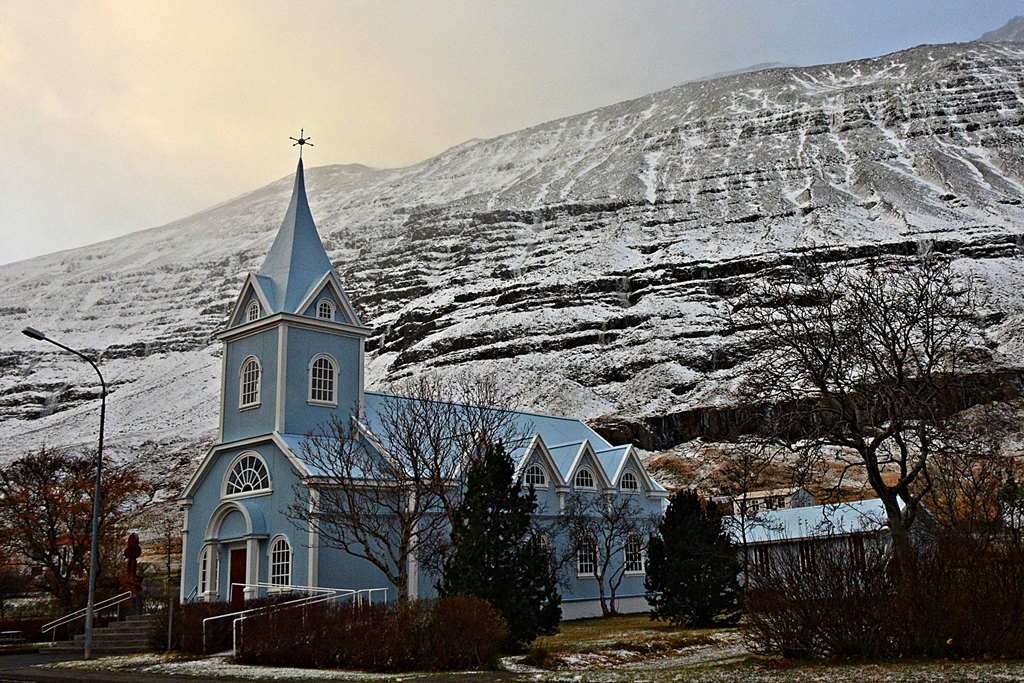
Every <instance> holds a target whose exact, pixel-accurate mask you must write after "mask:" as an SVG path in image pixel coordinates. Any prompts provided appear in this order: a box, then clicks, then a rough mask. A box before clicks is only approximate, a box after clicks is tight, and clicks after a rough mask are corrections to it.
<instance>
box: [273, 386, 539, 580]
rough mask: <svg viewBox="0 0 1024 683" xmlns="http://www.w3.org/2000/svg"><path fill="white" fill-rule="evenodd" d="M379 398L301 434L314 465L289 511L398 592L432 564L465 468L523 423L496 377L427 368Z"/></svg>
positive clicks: (519, 438) (443, 543)
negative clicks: (362, 410)
mask: <svg viewBox="0 0 1024 683" xmlns="http://www.w3.org/2000/svg"><path fill="white" fill-rule="evenodd" d="M398 390H399V391H401V395H388V396H385V397H384V398H383V399H382V400H381V401H380V402H379V403H378V404H377V406H376V408H375V410H374V412H373V414H372V415H370V416H366V417H365V418H363V419H361V418H360V417H359V416H357V415H355V414H353V415H347V416H344V417H340V416H335V417H333V418H332V419H331V420H330V421H328V422H327V423H325V424H322V425H320V426H319V427H318V428H317V429H316V430H314V431H313V432H312V433H310V434H308V435H307V436H306V439H305V441H304V443H303V445H302V456H303V459H304V460H305V461H306V463H307V464H308V465H309V466H310V469H311V470H312V471H313V472H315V473H316V474H315V476H313V477H312V478H311V479H310V480H309V481H306V482H304V485H303V486H302V487H300V490H299V491H298V493H299V497H298V501H297V502H296V503H295V504H294V505H292V506H290V508H289V509H288V515H289V516H290V517H291V518H292V520H293V521H294V522H295V523H297V524H299V525H300V526H305V525H312V526H314V527H315V528H316V530H317V532H318V533H319V536H320V539H321V542H323V543H325V544H326V545H329V546H332V547H336V548H340V549H341V550H343V551H345V552H346V553H348V554H350V555H353V556H355V557H359V558H362V559H365V560H367V561H368V562H370V563H371V564H373V565H374V566H375V567H377V568H378V569H380V570H381V572H383V573H384V575H385V576H386V577H387V579H388V581H389V582H391V584H392V585H393V586H395V589H396V591H397V594H398V597H399V599H400V600H404V599H406V598H407V597H408V595H409V587H410V583H411V582H412V581H414V580H415V578H414V577H415V571H418V569H414V568H418V567H419V566H421V565H422V566H424V567H425V568H426V569H428V570H431V571H433V572H435V573H436V572H437V571H438V569H439V567H440V566H441V564H442V563H443V561H444V559H445V557H446V556H447V552H448V549H449V548H448V546H449V543H450V539H449V537H448V533H447V531H448V529H450V528H451V519H452V515H453V514H454V513H455V510H456V509H457V508H458V506H459V504H460V503H461V501H462V493H463V488H464V483H465V477H466V476H467V474H468V472H469V469H470V467H471V466H472V464H473V462H474V461H475V460H476V459H477V458H480V457H483V454H484V453H485V452H486V449H487V447H488V446H491V445H501V446H502V447H504V448H505V449H506V450H508V451H509V452H512V451H514V450H515V449H516V448H518V447H519V446H520V445H522V443H523V442H524V440H525V438H526V436H527V434H528V429H527V427H526V426H525V425H523V424H521V423H520V422H519V421H518V420H517V418H516V416H515V415H514V414H513V413H512V412H511V411H510V409H509V405H510V403H511V401H512V399H511V398H510V397H509V396H508V395H507V394H506V393H505V392H504V391H503V389H502V387H501V385H499V384H498V383H497V382H496V381H495V380H494V379H493V378H490V377H478V376H473V375H460V376H457V377H455V378H442V377H439V376H436V375H426V376H420V377H417V378H414V379H412V380H410V381H407V382H405V383H403V384H402V385H400V386H399V387H398Z"/></svg>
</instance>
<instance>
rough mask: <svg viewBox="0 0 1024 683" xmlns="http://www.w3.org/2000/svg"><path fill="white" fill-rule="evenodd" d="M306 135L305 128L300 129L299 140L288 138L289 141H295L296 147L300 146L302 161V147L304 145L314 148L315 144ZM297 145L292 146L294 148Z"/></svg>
mask: <svg viewBox="0 0 1024 683" xmlns="http://www.w3.org/2000/svg"><path fill="white" fill-rule="evenodd" d="M305 133H306V129H305V128H300V129H299V137H297V138H293V137H289V138H288V139H289V140H295V145H298V146H299V158H300V159H301V158H302V147H303V145H309V146H310V147H312V146H313V143H312V142H310V141H309V138H307V137H305ZM295 145H292V147H294V146H295Z"/></svg>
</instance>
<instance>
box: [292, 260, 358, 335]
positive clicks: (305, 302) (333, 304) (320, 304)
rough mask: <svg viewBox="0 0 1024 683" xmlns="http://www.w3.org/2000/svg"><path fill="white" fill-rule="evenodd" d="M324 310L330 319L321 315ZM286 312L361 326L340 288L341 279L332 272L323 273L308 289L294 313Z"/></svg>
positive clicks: (343, 291) (350, 303)
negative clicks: (327, 310)
mask: <svg viewBox="0 0 1024 683" xmlns="http://www.w3.org/2000/svg"><path fill="white" fill-rule="evenodd" d="M325 309H329V313H330V317H327V316H325V315H323V314H324V313H325ZM288 312H289V313H292V312H294V313H296V314H298V315H301V316H304V317H307V318H317V319H318V320H329V321H330V322H336V323H343V324H346V325H352V326H354V327H362V326H363V323H362V322H361V321H360V320H359V315H358V314H357V313H356V309H355V308H354V307H353V306H352V302H351V301H349V298H348V295H347V294H345V289H344V288H343V287H342V286H341V279H340V278H339V277H338V274H337V273H335V272H334V271H333V270H332V271H330V272H329V273H325V274H324V276H323V277H322V278H320V280H319V281H318V282H316V283H315V284H314V285H313V286H312V287H310V289H309V292H308V293H307V294H306V296H305V297H303V299H302V301H301V302H300V303H299V305H298V307H297V308H296V310H295V311H288Z"/></svg>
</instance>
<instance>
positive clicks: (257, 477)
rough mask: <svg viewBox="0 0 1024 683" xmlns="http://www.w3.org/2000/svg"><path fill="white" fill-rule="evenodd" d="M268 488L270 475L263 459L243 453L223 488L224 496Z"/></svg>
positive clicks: (252, 454)
mask: <svg viewBox="0 0 1024 683" xmlns="http://www.w3.org/2000/svg"><path fill="white" fill-rule="evenodd" d="M269 488H270V473H268V472H267V465H266V463H264V462H263V458H261V457H260V456H258V455H256V454H255V453H245V454H243V455H242V456H241V457H240V458H238V460H237V461H236V462H235V464H234V466H232V468H231V474H229V475H228V482H227V485H226V486H225V488H224V493H225V495H228V496H233V495H237V494H240V493H252V492H254V491H264V490H266V489H269Z"/></svg>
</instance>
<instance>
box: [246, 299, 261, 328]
mask: <svg viewBox="0 0 1024 683" xmlns="http://www.w3.org/2000/svg"><path fill="white" fill-rule="evenodd" d="M262 313H263V307H262V306H260V302H259V301H251V302H249V305H248V306H246V307H245V322H247V323H252V322H256V321H257V320H259V319H260V315H261V314H262Z"/></svg>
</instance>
